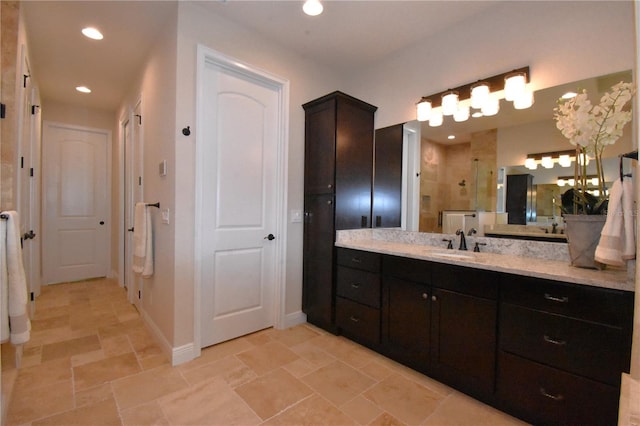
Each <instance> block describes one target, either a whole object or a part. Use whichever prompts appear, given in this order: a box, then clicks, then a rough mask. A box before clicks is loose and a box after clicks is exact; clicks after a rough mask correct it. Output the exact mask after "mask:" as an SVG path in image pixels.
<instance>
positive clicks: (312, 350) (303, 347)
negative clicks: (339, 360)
mask: <svg viewBox="0 0 640 426" xmlns="http://www.w3.org/2000/svg"><path fill="white" fill-rule="evenodd" d="M289 349H291V350H292V351H293V352H295V353H297V354H298V355H300V356H301V357H302V358H304V359H306V360H307V361H309V362H310V363H311V364H312V365H314V366H315V367H324V366H325V365H328V364H331V363H332V362H334V361H335V360H336V358H335V357H334V356H333V355H330V354H329V353H327V352H326V351H324V350H322V349H321V348H319V347H318V346H316V345H314V344H313V343H311V342H305V343H301V344H299V345H296V346H292V347H290V348H289Z"/></svg>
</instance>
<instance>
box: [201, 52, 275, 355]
mask: <svg viewBox="0 0 640 426" xmlns="http://www.w3.org/2000/svg"><path fill="white" fill-rule="evenodd" d="M203 73H204V75H203V78H202V80H201V81H202V86H203V87H202V88H201V93H202V99H203V104H204V111H202V112H201V114H202V117H203V120H202V125H201V131H202V132H203V137H202V140H203V141H204V146H202V152H203V153H204V158H203V159H201V161H202V162H203V164H205V165H206V166H205V167H203V170H202V175H201V176H202V179H203V184H202V193H201V194H200V196H201V200H202V202H201V211H200V215H201V217H202V220H201V222H202V226H201V227H200V229H198V232H200V233H202V234H201V236H200V241H201V250H202V254H201V255H202V259H201V269H200V280H201V289H202V290H201V295H202V297H201V301H200V302H201V346H202V347H205V346H209V345H212V344H215V343H218V342H221V341H225V340H228V339H232V338H235V337H238V336H241V335H244V334H247V333H251V332H253V331H257V330H260V329H263V328H267V327H270V326H272V325H273V324H274V307H273V305H274V288H275V268H276V265H275V259H276V253H275V247H276V245H275V243H274V241H272V240H273V239H274V238H278V235H274V234H275V229H276V217H275V216H276V215H275V211H276V202H277V200H276V197H275V194H276V188H275V182H276V173H275V170H276V164H277V163H276V160H277V137H278V130H277V123H278V104H279V100H278V92H277V89H276V88H271V87H268V86H266V85H265V84H261V83H259V82H257V81H255V80H253V79H252V78H250V77H248V76H246V75H243V74H237V73H234V72H233V71H230V70H227V69H223V68H222V67H220V66H218V65H216V64H213V63H206V64H205V66H204V70H203Z"/></svg>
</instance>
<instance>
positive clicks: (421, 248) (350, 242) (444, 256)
mask: <svg viewBox="0 0 640 426" xmlns="http://www.w3.org/2000/svg"><path fill="white" fill-rule="evenodd" d="M455 243H456V241H454V244H455ZM529 243H531V242H529ZM548 244H557V243H548ZM336 246H337V247H344V248H350V249H356V250H364V251H370V252H376V253H382V254H389V255H395V256H403V257H410V258H414V259H422V260H428V261H432V262H440V263H448V264H452V265H460V266H465V267H470V268H478V269H485V270H491V271H497V272H504V273H509V274H518V275H523V276H530V277H537V278H544V279H550V280H555V281H562V282H570V283H574V284H581V285H590V286H595V287H602V288H610V289H616V290H625V291H634V287H635V284H634V280H633V274H630V273H629V272H628V271H627V270H626V269H622V268H614V267H610V266H608V267H607V268H606V269H604V270H602V271H597V270H591V269H583V268H577V267H574V266H571V265H570V264H569V262H567V261H564V260H551V259H542V258H531V257H523V256H515V255H512V254H499V253H489V252H484V253H483V252H481V253H476V252H473V251H471V249H472V247H473V246H471V245H469V249H470V250H468V251H461V250H455V249H454V250H447V249H446V248H445V247H442V246H435V245H425V244H415V243H410V242H402V241H388V240H383V239H379V238H373V237H371V236H370V234H366V233H360V234H358V235H357V236H356V237H355V238H353V237H349V238H338V239H337V241H336Z"/></svg>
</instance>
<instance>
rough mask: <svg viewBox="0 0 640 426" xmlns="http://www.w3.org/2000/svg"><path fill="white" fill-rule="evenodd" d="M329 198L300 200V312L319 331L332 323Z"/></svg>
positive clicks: (332, 288)
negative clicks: (302, 222) (317, 327)
mask: <svg viewBox="0 0 640 426" xmlns="http://www.w3.org/2000/svg"><path fill="white" fill-rule="evenodd" d="M333 206H334V202H333V196H332V195H318V196H307V197H305V199H304V209H305V213H304V242H303V252H304V253H303V254H304V256H303V257H304V262H303V286H302V292H303V294H302V297H303V304H302V310H303V312H304V313H306V314H307V320H308V321H309V322H310V323H312V324H315V325H317V326H319V327H322V328H331V327H332V325H333V323H334V313H333V311H334V285H333V260H334V259H333V258H334V245H333V242H334V233H335V232H334V228H333Z"/></svg>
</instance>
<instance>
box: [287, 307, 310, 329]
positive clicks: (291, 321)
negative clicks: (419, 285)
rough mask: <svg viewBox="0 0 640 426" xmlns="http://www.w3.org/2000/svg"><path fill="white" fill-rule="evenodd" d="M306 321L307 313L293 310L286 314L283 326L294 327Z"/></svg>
mask: <svg viewBox="0 0 640 426" xmlns="http://www.w3.org/2000/svg"><path fill="white" fill-rule="evenodd" d="M305 322H307V314H305V313H304V312H302V311H298V312H292V313H290V314H286V315H285V317H284V327H283V328H289V327H294V326H296V325H299V324H304V323H305Z"/></svg>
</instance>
